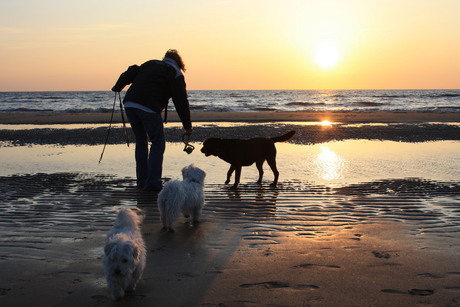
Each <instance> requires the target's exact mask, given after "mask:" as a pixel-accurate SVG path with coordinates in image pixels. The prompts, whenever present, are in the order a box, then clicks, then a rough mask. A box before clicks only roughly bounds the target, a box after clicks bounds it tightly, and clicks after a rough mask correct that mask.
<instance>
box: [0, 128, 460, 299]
mask: <svg viewBox="0 0 460 307" xmlns="http://www.w3.org/2000/svg"><path fill="white" fill-rule="evenodd" d="M390 121H391V120H389V119H387V122H390ZM437 121H438V120H434V122H437ZM456 121H457V122H458V120H456ZM430 122H431V120H430ZM4 123H5V122H3V121H0V124H4ZM291 125H293V123H279V124H273V123H270V124H261V125H250V126H246V127H244V129H243V128H240V127H238V126H226V127H219V126H217V125H214V124H203V125H201V126H200V125H198V126H197V128H196V134H194V136H193V140H196V141H197V142H198V140H199V139H202V138H205V137H206V136H207V135H208V134H210V133H214V134H216V135H225V136H226V135H233V134H242V135H247V134H248V133H247V132H248V131H250V132H251V134H258V133H260V134H263V133H268V132H269V133H272V132H277V133H278V132H280V133H281V132H284V131H285V130H286V129H288V128H291V127H292V126H291ZM294 126H295V127H296V128H298V129H299V131H300V132H299V134H300V136H297V139H295V140H293V143H297V144H313V143H318V142H321V140H322V138H318V139H317V141H315V142H313V141H312V140H311V135H312V134H315V133H316V134H317V135H321V134H328V135H332V136H333V138H332V139H336V140H337V141H338V142H337V141H336V142H337V144H342V143H343V142H345V141H343V140H344V139H356V138H358V139H378V138H377V137H376V138H373V137H369V138H366V137H365V135H366V134H365V133H364V134H360V133H363V132H362V131H363V130H372V129H374V128H375V129H376V130H375V131H374V132H373V135H376V136H377V135H378V131H380V134H385V129H386V128H387V127H390V126H391V127H390V128H391V129H393V128H394V129H393V130H392V132H391V135H393V137H392V138H395V140H392V141H398V142H399V141H400V140H401V139H400V138H401V135H402V136H403V137H404V132H401V133H399V135H400V136H399V138H398V133H397V130H398V129H399V130H400V131H406V133H407V135H408V136H406V138H409V136H411V135H413V132H414V131H418V130H416V129H419V128H417V127H422V128H423V129H424V130H423V133H422V132H420V131H419V132H418V133H416V134H418V135H419V137H418V138H412V139H411V142H420V141H427V140H444V141H442V142H440V141H436V142H435V143H434V144H433V145H434V146H435V147H436V146H438V147H442V146H445V145H448V147H446V148H450V149H449V150H452V151H447V149H446V150H444V151H441V152H440V154H439V155H440V156H442V152H445V153H444V154H445V157H448V158H449V159H444V158H445V157H444V158H441V157H440V160H441V161H444V162H443V163H441V164H439V165H436V164H434V163H435V159H434V160H433V161H432V160H429V159H427V160H424V159H423V156H421V157H422V158H421V160H420V161H421V162H420V163H422V164H421V166H420V168H424V167H426V168H427V170H428V171H427V173H430V172H429V170H430V168H429V167H428V166H426V165H423V161H428V162H427V163H429V164H434V165H431V166H430V167H432V168H433V169H435V170H436V169H440V168H441V169H442V168H443V167H445V168H448V169H450V170H449V171H451V172H453V173H452V174H453V177H455V176H456V175H455V174H457V172H458V167H457V168H456V164H455V160H456V159H458V155H456V154H455V152H456V151H455V148H457V146H459V145H458V141H455V140H457V139H456V138H455V135H456V134H455V131H454V130H449V129H451V128H452V125H434V126H431V125H429V124H426V123H421V124H417V125H413V124H410V125H409V124H408V125H403V126H400V125H399V124H398V125H396V126H393V125H390V126H387V125H384V126H368V125H366V126H365V127H364V128H363V127H362V126H358V127H340V129H342V131H347V132H342V135H347V137H346V138H337V137H336V136H337V135H339V134H340V133H339V130H337V129H339V128H337V127H336V128H333V129H336V130H331V129H329V130H326V131H329V132H327V133H325V132H321V131H325V130H324V127H321V126H318V125H314V126H312V127H310V126H302V127H301V126H299V125H294ZM395 127H399V128H395ZM404 127H405V129H407V130H404V129H403V128H404ZM454 127H455V126H454ZM348 128H350V129H355V130H353V131H352V130H347V129H348ZM390 128H389V129H390ZM82 129H86V128H82ZM82 129H71V130H70V131H71V133H69V130H68V131H67V135H68V136H69V135H78V136H79V137H75V140H73V139H72V140H73V141H71V142H69V141H67V143H65V141H63V140H65V139H66V138H65V137H63V136H62V135H61V134H59V133H63V131H61V132H59V133H58V134H54V133H55V132H56V130H61V129H49V128H46V129H45V130H47V131H48V132H49V133H47V132H46V131H43V130H42V129H38V130H36V129H31V130H24V129H19V130H9V129H8V130H7V132H5V131H6V130H2V131H1V132H2V134H1V135H3V137H2V138H1V140H2V141H4V142H6V143H4V145H3V146H8V147H3V148H2V151H3V153H0V155H4V156H3V158H2V160H3V161H10V160H11V156H15V155H16V156H17V157H18V159H21V160H24V162H27V159H29V158H30V159H32V160H31V161H37V162H36V164H34V163H32V162H31V163H30V164H28V163H25V164H24V167H23V168H19V169H20V170H21V171H18V172H17V173H18V174H16V175H14V173H15V172H16V169H14V170H12V171H10V170H8V169H7V165H9V164H8V163H7V164H4V166H3V169H2V170H1V172H0V176H1V177H0V192H1V193H2V198H3V203H2V206H1V208H0V212H1V213H0V230H1V233H2V239H1V242H0V247H1V252H0V274H1V276H2V278H1V282H0V305H2V306H31V305H41V306H112V305H117V306H148V305H156V306H316V305H318V306H419V305H431V306H458V305H460V287H459V286H458V285H459V284H460V261H459V260H458V253H459V252H460V248H459V246H460V245H459V243H460V240H459V239H460V236H459V233H460V212H459V210H458V207H459V205H460V197H459V195H460V184H459V182H458V181H457V180H446V181H442V180H433V178H411V177H412V176H413V175H414V172H413V171H407V174H406V175H405V176H401V175H399V173H398V172H391V170H388V171H387V172H388V174H394V175H395V176H397V177H392V176H391V175H385V178H384V179H379V180H371V179H370V178H372V177H373V174H370V173H369V174H368V178H369V179H370V180H368V181H366V180H364V181H362V182H359V183H351V182H348V183H347V177H348V176H351V175H352V174H353V173H354V172H357V171H364V172H365V171H366V169H364V170H362V169H359V168H356V169H353V170H351V171H349V172H348V173H345V174H348V175H346V176H345V177H346V178H342V180H341V181H340V184H338V183H336V184H325V183H323V182H319V181H318V182H316V181H312V175H313V173H312V172H306V173H305V174H302V175H299V174H298V173H296V167H295V165H293V166H291V167H289V164H296V165H298V167H297V168H299V167H300V165H299V161H301V160H302V159H307V158H306V157H307V156H303V158H302V157H300V158H295V157H296V156H298V154H297V152H296V151H295V150H297V149H298V148H310V146H311V145H294V144H285V145H283V144H281V146H279V150H278V152H279V155H278V160H279V165H280V166H279V167H280V173H281V180H282V181H281V184H280V185H279V187H278V188H276V189H273V188H269V183H270V179H271V178H272V174H271V173H270V171H269V170H268V169H267V171H266V175H265V177H266V179H265V180H264V182H263V184H262V186H258V185H255V184H253V181H252V179H254V180H255V177H254V174H255V171H254V170H252V169H249V168H245V169H243V175H244V177H243V184H242V185H241V187H240V189H239V190H237V191H232V190H228V188H227V187H226V186H225V185H223V184H222V183H221V181H222V180H221V179H222V173H224V172H225V171H226V170H227V165H226V164H225V163H223V162H221V161H220V160H218V159H212V158H204V157H201V156H199V157H198V156H196V155H199V153H198V152H194V153H193V154H192V155H186V154H185V153H182V152H180V148H181V144H180V143H178V144H177V147H178V148H177V149H176V148H175V146H174V145H172V144H169V147H171V148H173V149H175V150H176V151H177V152H178V153H177V154H169V153H168V155H170V156H172V157H171V159H172V160H168V161H166V163H167V164H168V163H169V164H174V165H175V168H174V169H173V170H167V171H166V173H167V177H170V178H174V176H175V175H174V174H175V173H177V172H178V170H179V169H180V166H181V165H182V164H188V163H190V162H191V161H197V162H198V163H199V165H200V166H202V167H203V168H205V169H206V171H207V172H208V178H207V185H206V189H205V193H206V198H207V200H206V207H205V210H204V212H203V219H202V223H200V224H199V225H198V226H193V225H191V224H189V223H185V220H184V219H182V218H181V219H180V220H179V221H178V222H177V224H178V226H177V230H176V232H175V233H174V234H167V233H161V232H160V222H159V216H158V210H157V208H156V194H154V193H146V192H142V191H138V190H137V189H135V188H134V183H135V180H134V178H133V177H132V175H130V173H129V172H125V173H121V174H116V175H114V174H112V173H110V168H109V167H110V164H114V163H115V162H114V161H124V160H128V159H127V157H129V156H130V155H131V153H132V148H130V149H126V150H127V153H126V155H123V156H120V155H119V156H116V155H117V153H118V154H120V149H119V147H117V146H122V145H112V146H114V147H112V148H110V147H109V149H108V151H107V153H106V155H107V156H106V157H105V158H104V159H105V160H103V164H105V165H108V166H107V167H108V169H104V171H103V172H102V173H101V172H100V169H98V168H97V167H94V171H93V172H91V171H88V170H85V171H75V172H69V171H68V170H71V169H72V162H71V161H68V160H64V159H63V160H60V159H56V160H55V161H56V165H54V166H53V168H52V170H51V171H49V172H47V171H44V170H42V169H41V165H40V161H44V160H46V159H49V161H52V158H53V157H61V156H65V155H66V154H68V152H72V151H77V150H79V149H81V150H82V151H85V147H84V146H87V145H82V144H87V143H88V142H86V141H84V140H82V139H88V136H89V135H92V134H91V133H92V132H84V133H83V132H82V131H81V130H82ZM105 129H106V128H105ZM118 129H120V130H121V128H118ZM267 129H268V132H265V131H267ZM302 129H304V130H302ZM311 129H313V130H311ZM315 129H316V130H315ZM379 129H380V130H379ZM414 129H415V130H414ZM454 129H456V128H454ZM62 130H65V129H62ZM89 130H93V129H89ZM13 131H20V134H17V135H15V136H14V135H12V134H11V133H14V132H13ZM77 131H78V132H77ZM104 131H106V130H104ZM244 131H246V134H244ZM315 131H316V132H315ZM359 131H361V132H359ZM386 131H387V132H388V130H386ZM449 131H451V132H449ZM93 132H94V131H93ZM180 132H181V129H180V127H178V126H175V127H170V128H168V129H167V134H168V133H169V135H170V136H169V137H170V138H171V140H170V141H172V142H180ZM313 132H315V133H313ZM444 132H445V133H444ZM5 135H7V136H5ZM26 135H29V136H31V139H30V140H29V139H23V137H25V136H26ZM101 135H103V133H101ZM368 136H369V135H368ZM411 137H412V136H411ZM32 139H35V141H32ZM39 139H40V140H46V141H39ZM76 139H79V140H76ZM328 140H329V139H328ZM403 140H404V139H403ZM446 140H454V141H450V143H448V144H446V143H443V142H449V141H446ZM113 143H122V142H120V141H114V142H113ZM12 144H14V145H15V146H14V147H10V146H12ZM36 144H42V145H36ZM53 144H54V145H53ZM95 144H99V145H98V146H96V147H95V146H92V147H88V149H89V148H93V147H94V148H95V151H96V152H99V150H100V149H101V146H100V144H101V142H100V141H97V142H95ZM375 144H377V143H372V142H369V143H367V145H369V146H370V147H372V146H375ZM385 144H386V143H385ZM421 144H422V143H421ZM56 145H58V146H56ZM195 145H197V147H198V149H199V147H200V146H199V145H198V144H195ZM364 145H366V143H364ZM40 146H45V147H46V148H51V151H46V153H43V152H42V151H40V150H41V147H40ZM292 146H294V148H292ZM413 146H414V147H415V150H416V148H420V149H421V148H424V147H423V146H421V145H420V146H419V147H417V144H414V145H413ZM330 148H331V149H334V150H336V152H337V153H338V155H339V156H342V157H347V156H346V155H345V154H344V152H341V151H339V149H337V148H334V147H330ZM355 148H356V147H355ZM365 148H366V147H365V146H364V147H361V150H363V151H365V150H366V149H365ZM10 150H11V151H10ZM302 150H303V149H302ZM377 150H378V149H377ZM19 151H24V152H25V156H24V157H23V158H21V156H20V155H19V154H18V153H19ZM302 152H303V151H302ZM304 154H305V153H304ZM395 154H396V153H395ZM397 154H398V155H401V156H400V157H401V158H403V157H404V155H408V154H409V157H404V158H405V159H407V162H403V163H402V164H401V165H400V167H401V168H404V165H407V164H410V162H411V161H412V160H414V159H416V158H415V156H416V155H415V154H413V155H412V158H411V154H410V152H408V151H407V150H403V151H401V152H398V153H397ZM79 155H80V158H77V159H79V160H82V161H83V162H82V161H78V163H83V164H86V165H88V169H90V165H91V163H94V161H95V160H97V158H98V157H96V159H94V157H91V158H88V157H86V156H84V155H83V154H80V153H77V155H76V156H77V157H78V156H79ZM369 155H371V153H369ZM372 155H374V154H373V153H372ZM7 156H8V157H7ZM120 157H122V158H123V159H120ZM7 158H8V159H7ZM393 158H394V159H395V160H397V159H398V156H396V157H393ZM85 159H87V160H85ZM295 159H299V160H295ZM377 159H378V161H380V162H381V163H382V164H383V165H389V166H393V167H394V164H392V163H391V161H390V160H389V159H388V158H385V157H381V158H380V157H379V158H377ZM411 159H412V160H411ZM417 159H418V158H417ZM286 160H287V161H286ZM330 160H331V159H330V158H329V161H330ZM47 161H48V160H47ZM85 161H86V162H85ZM88 161H91V162H88ZM416 161H419V160H416ZM358 162H359V161H358ZM47 163H48V162H47ZM50 163H52V162H50ZM125 163H126V164H127V166H123V167H125V168H126V169H131V168H132V167H131V166H132V161H131V160H129V161H126V162H125ZM125 163H123V164H125ZM340 163H341V162H340ZM417 163H418V162H416V163H414V166H413V167H414V169H416V168H417ZM34 165H35V166H34ZM46 165H47V164H43V166H44V167H47V168H50V167H48V166H46ZM336 165H339V162H337V163H336ZM369 165H370V166H369V167H368V172H371V171H372V168H371V165H372V164H369ZM120 167H122V166H120ZM319 167H320V168H321V166H319ZM323 167H324V168H325V169H326V168H327V167H328V166H327V165H324V166H323ZM79 168H81V167H79ZM252 168H254V167H252ZM382 168H383V167H382ZM54 169H58V170H59V169H61V170H62V171H60V172H59V171H54ZM82 169H83V168H82ZM11 172H13V174H11ZM431 173H432V172H431ZM441 173H445V174H447V175H450V173H448V172H441ZM447 175H446V176H447ZM176 176H179V174H177V175H176ZM429 176H430V174H427V175H426V177H429ZM446 178H450V177H446ZM122 206H132V207H139V208H141V209H143V210H144V211H145V212H146V214H147V218H146V221H145V223H144V225H143V228H142V231H143V235H144V238H145V240H146V243H147V249H148V264H147V268H146V271H145V273H144V276H143V279H142V281H141V283H140V284H139V286H138V289H137V290H136V291H135V292H134V293H132V294H130V295H128V296H127V297H125V298H124V299H123V300H121V301H120V302H112V301H111V300H110V298H109V293H108V290H107V288H106V285H105V279H104V276H103V269H102V255H103V251H102V249H103V242H104V237H105V235H106V233H107V232H108V230H109V229H110V228H111V224H112V222H113V220H114V217H115V215H116V210H117V209H118V208H120V207H122Z"/></svg>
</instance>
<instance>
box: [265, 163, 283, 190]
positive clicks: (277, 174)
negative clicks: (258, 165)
mask: <svg viewBox="0 0 460 307" xmlns="http://www.w3.org/2000/svg"><path fill="white" fill-rule="evenodd" d="M267 163H268V165H269V166H270V168H271V169H272V171H273V175H274V176H275V179H274V180H273V183H272V184H270V186H272V187H276V185H277V184H278V177H279V175H280V173H279V172H278V169H277V168H276V156H274V157H270V158H268V159H267Z"/></svg>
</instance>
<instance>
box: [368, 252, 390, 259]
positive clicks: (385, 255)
mask: <svg viewBox="0 0 460 307" xmlns="http://www.w3.org/2000/svg"><path fill="white" fill-rule="evenodd" d="M372 254H374V256H375V257H377V258H380V259H390V258H391V255H390V254H389V253H387V252H379V251H372Z"/></svg>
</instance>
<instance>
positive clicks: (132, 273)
mask: <svg viewBox="0 0 460 307" xmlns="http://www.w3.org/2000/svg"><path fill="white" fill-rule="evenodd" d="M136 209H137V208H136ZM136 209H129V208H123V209H121V210H120V211H119V212H118V215H117V219H116V220H115V223H114V225H113V228H112V230H111V231H110V232H109V233H108V235H107V240H106V244H105V248H104V254H105V256H104V260H103V263H104V271H105V276H106V278H107V286H108V287H109V289H110V292H111V295H112V298H113V299H114V300H118V299H120V298H121V297H123V296H124V295H125V292H129V291H134V290H135V289H136V285H137V283H138V281H139V280H140V279H141V276H142V273H143V272H144V268H145V262H146V260H147V253H146V249H145V242H144V240H143V239H142V234H141V232H140V225H141V224H142V221H143V219H144V215H143V213H142V211H141V210H140V209H137V210H136ZM136 211H137V212H136Z"/></svg>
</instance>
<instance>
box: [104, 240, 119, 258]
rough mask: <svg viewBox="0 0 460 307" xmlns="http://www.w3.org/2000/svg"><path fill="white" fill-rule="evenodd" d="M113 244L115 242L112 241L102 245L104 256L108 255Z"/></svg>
mask: <svg viewBox="0 0 460 307" xmlns="http://www.w3.org/2000/svg"><path fill="white" fill-rule="evenodd" d="M115 245H116V244H115V243H114V242H112V243H109V244H107V245H106V246H105V247H104V254H105V256H106V257H107V256H109V255H110V254H111V252H112V249H113V248H114V246H115Z"/></svg>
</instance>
